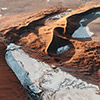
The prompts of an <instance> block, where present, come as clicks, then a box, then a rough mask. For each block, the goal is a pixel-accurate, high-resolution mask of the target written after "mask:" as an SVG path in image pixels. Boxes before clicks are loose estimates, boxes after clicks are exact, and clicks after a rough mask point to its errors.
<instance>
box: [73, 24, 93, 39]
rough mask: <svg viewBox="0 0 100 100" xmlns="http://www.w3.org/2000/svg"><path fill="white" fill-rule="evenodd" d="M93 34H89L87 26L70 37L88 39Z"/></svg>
mask: <svg viewBox="0 0 100 100" xmlns="http://www.w3.org/2000/svg"><path fill="white" fill-rule="evenodd" d="M93 34H94V33H93V32H90V30H89V27H88V26H85V27H84V26H81V27H79V28H78V29H77V30H76V31H75V32H74V33H73V35H72V37H73V38H90V37H91V36H92V35H93Z"/></svg>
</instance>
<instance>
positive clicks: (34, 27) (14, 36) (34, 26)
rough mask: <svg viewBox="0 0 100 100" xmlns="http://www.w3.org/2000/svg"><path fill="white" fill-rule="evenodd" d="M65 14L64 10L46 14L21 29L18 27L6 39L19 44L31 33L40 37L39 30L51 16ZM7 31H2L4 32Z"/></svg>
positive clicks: (12, 29)
mask: <svg viewBox="0 0 100 100" xmlns="http://www.w3.org/2000/svg"><path fill="white" fill-rule="evenodd" d="M61 12H63V10H59V9H58V10H57V11H55V12H51V13H50V14H45V15H44V17H42V18H40V19H38V20H35V21H32V22H30V23H29V24H28V25H27V26H23V27H21V28H19V29H17V27H13V28H11V29H10V31H8V32H7V33H6V34H5V38H6V39H9V40H10V41H11V42H17V41H18V40H19V39H20V37H24V36H27V35H28V34H29V33H31V32H33V33H34V34H36V35H38V29H39V28H40V27H42V26H44V25H45V21H46V20H47V19H48V18H49V17H50V16H55V15H56V14H59V13H61ZM4 31H5V30H2V32H4Z"/></svg>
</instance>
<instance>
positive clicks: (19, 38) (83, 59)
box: [0, 5, 100, 84]
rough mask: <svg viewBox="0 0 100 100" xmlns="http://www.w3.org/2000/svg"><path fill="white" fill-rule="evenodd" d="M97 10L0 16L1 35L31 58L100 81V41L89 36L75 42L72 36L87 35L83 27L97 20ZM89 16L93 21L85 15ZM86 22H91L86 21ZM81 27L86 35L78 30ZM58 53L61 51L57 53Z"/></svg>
mask: <svg viewBox="0 0 100 100" xmlns="http://www.w3.org/2000/svg"><path fill="white" fill-rule="evenodd" d="M99 11H100V5H91V6H87V7H82V8H80V9H77V10H72V9H67V8H66V9H50V10H44V11H42V12H40V13H39V14H32V13H31V14H21V15H16V16H12V17H2V18H1V19H0V21H3V22H1V24H0V27H1V26H2V27H1V29H0V32H1V33H2V34H3V38H5V39H7V40H9V41H10V42H14V43H16V44H18V45H22V46H23V47H24V48H23V50H24V51H25V52H27V53H29V54H30V56H31V57H34V58H38V59H40V60H42V61H45V62H47V63H49V64H52V63H54V64H55V65H62V66H64V67H66V68H67V67H70V68H76V69H77V72H80V73H81V74H83V75H87V77H88V76H91V77H93V78H96V79H99V46H100V45H99V42H100V41H99V40H98V41H92V37H91V34H90V35H88V37H89V38H85V39H82V38H81V39H79V38H77V39H76V38H74V37H73V36H72V35H73V33H74V32H75V31H76V33H77V34H79V33H78V32H80V34H81V33H82V32H83V34H82V35H84V34H88V33H89V29H88V28H87V27H86V26H87V24H88V23H90V22H91V21H93V20H95V19H96V18H99V13H98V14H96V16H95V13H96V12H99ZM91 13H93V16H94V17H95V18H94V19H91V17H89V16H88V15H89V14H90V15H91ZM20 16H21V17H20ZM6 18H7V20H6ZM12 19H14V20H13V21H12ZM88 19H90V21H89V22H88V21H87V20H88ZM82 28H84V30H85V33H84V31H82V32H81V31H79V30H78V29H80V30H81V29H82ZM77 30H78V31H77ZM87 30H88V32H87ZM94 34H95V33H94ZM92 35H93V34H92ZM83 37H84V36H83ZM90 40H91V41H90ZM59 48H60V49H59ZM58 49H59V50H58ZM57 51H60V52H59V53H58V54H57ZM63 51H64V52H63ZM37 54H38V55H37ZM96 84H97V83H96Z"/></svg>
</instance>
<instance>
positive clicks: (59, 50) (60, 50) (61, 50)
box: [57, 45, 70, 55]
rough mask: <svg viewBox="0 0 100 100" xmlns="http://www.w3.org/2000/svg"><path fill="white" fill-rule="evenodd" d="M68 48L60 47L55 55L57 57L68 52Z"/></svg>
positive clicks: (66, 46)
mask: <svg viewBox="0 0 100 100" xmlns="http://www.w3.org/2000/svg"><path fill="white" fill-rule="evenodd" d="M69 48H70V47H69V46H68V45H65V46H62V47H60V48H58V49H57V54H58V55H59V54H61V53H63V52H65V51H68V49H69Z"/></svg>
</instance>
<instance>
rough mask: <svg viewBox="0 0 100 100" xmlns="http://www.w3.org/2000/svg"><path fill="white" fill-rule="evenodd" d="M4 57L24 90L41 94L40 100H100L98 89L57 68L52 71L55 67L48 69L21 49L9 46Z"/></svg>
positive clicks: (48, 66)
mask: <svg viewBox="0 0 100 100" xmlns="http://www.w3.org/2000/svg"><path fill="white" fill-rule="evenodd" d="M5 58H6V61H7V63H8V65H9V66H10V68H11V69H12V70H13V72H14V73H15V74H16V76H17V77H18V79H19V80H20V82H21V84H22V85H23V86H24V87H25V88H26V86H28V87H29V88H30V89H31V91H33V92H34V93H35V94H37V93H40V92H41V91H43V94H42V96H41V100H51V99H52V100H100V96H99V95H97V94H96V92H97V90H98V87H97V86H95V85H93V84H88V83H86V82H84V81H82V80H80V79H77V78H76V77H74V76H72V75H70V74H69V73H66V72H63V71H61V70H60V69H59V68H56V69H55V70H54V69H53V68H54V65H52V66H53V68H51V67H50V65H48V64H46V63H44V62H41V61H39V60H37V59H34V58H31V57H29V56H28V55H27V54H26V53H25V52H24V51H23V50H21V47H20V46H17V45H14V44H10V45H8V47H7V52H6V55H5ZM55 67H56V66H55ZM30 94H31V92H30Z"/></svg>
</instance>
